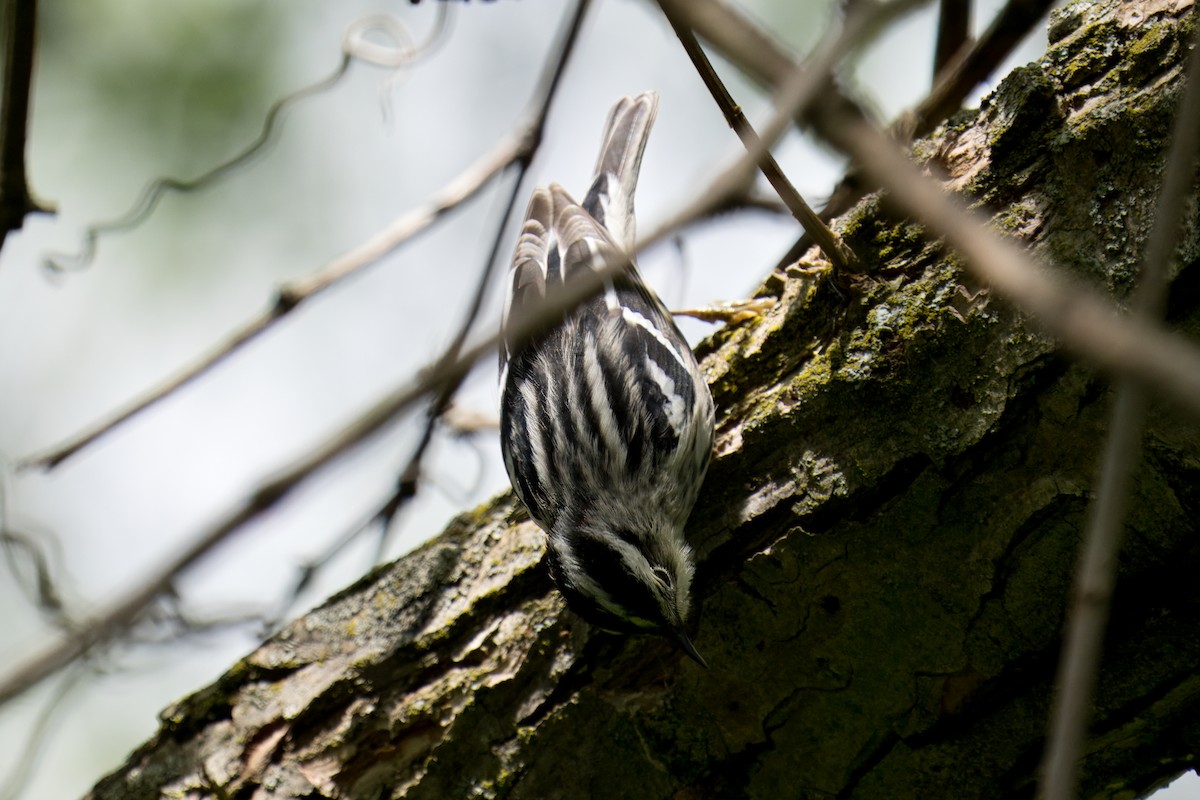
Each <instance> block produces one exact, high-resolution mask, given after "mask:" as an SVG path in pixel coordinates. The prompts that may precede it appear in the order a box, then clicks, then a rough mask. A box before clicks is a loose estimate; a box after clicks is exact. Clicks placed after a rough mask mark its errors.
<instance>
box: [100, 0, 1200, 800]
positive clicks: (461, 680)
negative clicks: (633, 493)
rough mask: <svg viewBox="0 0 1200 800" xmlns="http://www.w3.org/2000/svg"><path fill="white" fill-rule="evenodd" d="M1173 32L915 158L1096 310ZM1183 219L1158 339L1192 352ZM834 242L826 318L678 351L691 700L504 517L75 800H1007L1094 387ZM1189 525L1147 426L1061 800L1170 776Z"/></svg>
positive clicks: (776, 288)
mask: <svg viewBox="0 0 1200 800" xmlns="http://www.w3.org/2000/svg"><path fill="white" fill-rule="evenodd" d="M1191 15H1192V11H1191V3H1190V2H1169V1H1167V0H1161V1H1145V2H1124V3H1120V2H1091V3H1075V4H1072V5H1071V6H1069V7H1068V8H1066V9H1065V10H1063V11H1061V12H1059V13H1058V14H1057V15H1056V17H1055V18H1054V19H1053V20H1052V23H1051V43H1050V47H1049V51H1048V53H1047V55H1046V56H1045V57H1044V58H1043V59H1042V60H1040V61H1039V62H1037V63H1035V64H1032V65H1030V66H1028V67H1025V68H1022V69H1019V70H1017V71H1015V72H1014V73H1013V74H1012V75H1011V76H1009V77H1008V78H1007V79H1006V80H1005V81H1004V83H1003V85H1002V86H1001V87H1000V88H999V89H998V91H997V92H995V93H994V95H993V96H992V97H991V98H990V99H989V100H988V101H987V102H985V103H984V104H983V107H982V108H981V109H980V110H978V111H972V112H963V113H961V114H959V115H958V116H957V117H956V118H955V119H953V120H952V121H951V122H950V123H949V124H947V125H946V126H944V127H943V129H942V130H940V131H939V132H938V133H937V134H936V135H935V136H934V137H933V138H931V139H930V140H926V141H923V142H920V143H918V145H917V146H916V148H915V149H916V152H917V154H918V157H919V158H921V159H922V160H923V161H924V162H926V163H927V165H928V168H929V171H930V172H931V173H932V174H934V175H936V176H938V177H939V178H941V179H943V180H944V181H945V182H946V185H947V187H948V189H950V190H953V191H958V192H961V193H963V194H964V196H966V197H967V198H969V199H970V200H971V202H973V203H975V204H977V205H978V206H981V207H983V208H986V209H989V210H990V211H991V212H992V213H993V215H994V224H995V225H996V226H997V227H999V228H1001V229H1003V230H1005V231H1007V232H1009V233H1010V234H1011V235H1013V236H1017V237H1020V238H1021V239H1023V240H1024V241H1026V242H1027V243H1028V244H1029V246H1030V247H1031V248H1033V249H1034V250H1036V251H1037V252H1038V253H1040V254H1043V255H1045V256H1046V257H1047V258H1048V259H1049V260H1051V261H1052V262H1053V263H1054V264H1055V265H1056V266H1057V267H1058V268H1063V269H1069V270H1071V271H1073V272H1075V273H1076V274H1080V275H1084V276H1086V277H1088V278H1090V279H1092V280H1094V281H1096V282H1098V283H1100V284H1102V285H1104V286H1106V287H1108V288H1109V289H1110V291H1111V292H1112V293H1113V294H1114V295H1115V296H1117V297H1121V296H1124V295H1125V294H1126V293H1127V292H1128V291H1129V289H1130V287H1131V286H1132V284H1133V282H1134V280H1135V277H1136V270H1137V265H1138V259H1139V255H1140V253H1141V251H1142V245H1143V240H1144V238H1145V234H1146V232H1147V230H1148V227H1149V224H1150V221H1151V219H1152V216H1153V213H1154V199H1155V195H1156V192H1157V187H1158V184H1159V176H1160V174H1161V170H1162V162H1163V157H1164V153H1165V149H1166V146H1167V136H1168V132H1169V127H1170V121H1171V118H1172V114H1173V110H1174V107H1175V104H1176V101H1177V98H1178V94H1179V88H1180V84H1181V74H1180V69H1181V66H1180V65H1181V63H1182V61H1183V58H1184V55H1185V53H1186V51H1187V42H1188V41H1189V40H1190V38H1191V30H1192V28H1193V26H1194V22H1193V20H1192V16H1191ZM1187 217H1188V223H1187V230H1186V234H1185V237H1184V240H1183V244H1182V245H1181V248H1180V251H1179V252H1180V256H1181V258H1180V264H1181V267H1180V268H1179V269H1178V270H1177V271H1176V272H1175V273H1174V274H1173V285H1172V290H1171V301H1170V316H1171V322H1172V324H1174V325H1175V326H1177V327H1178V328H1181V329H1184V330H1191V331H1196V330H1197V329H1198V328H1200V265H1198V264H1197V261H1198V256H1200V237H1198V235H1197V228H1198V226H1197V225H1196V222H1197V214H1196V212H1195V210H1194V204H1193V209H1192V210H1191V211H1190V212H1189V214H1188V215H1187ZM838 225H839V227H840V229H841V232H842V234H843V236H844V237H845V238H846V240H847V242H848V243H849V244H850V245H851V246H852V247H853V248H854V249H855V251H856V253H857V254H858V256H859V258H860V260H861V261H862V263H863V264H864V265H865V270H866V274H864V275H861V276H858V277H857V278H856V280H855V282H854V285H853V288H852V291H850V293H849V295H848V296H843V295H840V294H839V293H837V292H835V291H834V290H832V288H831V287H830V285H829V284H828V283H826V282H823V281H822V280H820V279H819V278H814V277H813V276H812V274H811V272H810V271H806V270H804V269H792V270H790V271H789V272H788V273H787V274H780V275H775V276H772V277H771V278H770V279H768V280H767V281H766V283H765V284H764V286H763V289H762V293H763V294H772V295H777V296H779V297H780V302H779V303H778V305H777V306H776V308H775V309H774V310H772V311H771V312H770V313H768V314H767V315H766V316H765V317H764V318H763V319H761V320H760V321H758V322H756V323H752V324H746V325H741V326H739V327H735V328H731V329H728V330H725V331H722V332H721V333H719V334H717V335H716V336H714V337H713V338H712V340H711V341H710V342H708V343H707V344H706V345H705V347H704V355H705V366H706V369H707V372H708V375H709V377H710V379H711V382H712V386H713V393H714V396H715V397H716V399H717V403H718V406H719V409H720V412H719V413H720V419H719V422H718V425H719V434H718V445H717V456H716V460H715V462H714V464H713V466H712V469H711V471H710V475H709V479H708V482H707V483H706V486H705V490H704V492H703V495H702V498H701V500H700V503H699V505H698V506H697V508H696V511H695V513H694V514H693V519H692V524H691V526H690V532H689V535H690V537H691V539H692V541H693V543H694V544H695V546H696V549H697V551H698V553H699V556H700V559H701V562H702V563H701V568H700V574H699V579H698V580H699V592H698V596H699V597H700V598H701V601H700V607H701V623H700V629H699V634H698V637H697V641H696V643H697V646H698V647H699V649H700V651H701V652H702V653H703V654H704V655H705V657H706V658H707V659H708V661H709V663H710V664H711V667H712V668H711V670H709V671H705V670H702V669H700V668H699V667H697V666H696V665H695V664H693V663H692V662H690V661H688V660H687V659H686V658H683V657H681V655H680V654H679V653H678V652H676V651H674V650H672V649H671V648H670V647H669V646H668V645H667V644H665V643H664V642H660V641H658V640H653V639H638V638H635V639H623V638H616V637H612V636H609V635H607V634H603V633H598V632H595V631H592V630H590V629H589V628H588V627H587V626H586V625H585V624H584V623H581V622H579V621H578V620H577V619H575V618H574V617H572V616H571V615H570V614H569V613H568V612H566V611H564V610H563V607H562V603H561V601H560V599H559V598H558V596H557V595H556V594H555V593H554V592H553V590H552V589H551V588H550V585H549V583H548V581H547V579H546V577H545V575H544V573H543V571H542V566H541V564H540V559H541V555H542V541H541V534H540V533H539V532H538V531H537V529H536V528H535V526H534V525H533V524H532V523H531V522H529V521H527V520H525V519H524V518H523V515H522V514H521V513H520V511H519V508H518V507H517V505H516V504H515V501H514V500H513V498H512V497H511V496H508V495H506V496H504V497H501V498H498V499H497V500H495V501H493V502H492V503H490V504H489V505H487V506H485V507H483V508H480V509H478V510H476V511H474V512H472V513H470V514H467V515H464V516H463V517H461V518H460V519H459V520H457V521H456V522H455V523H454V524H453V525H451V527H450V529H449V530H447V531H446V532H444V533H443V534H442V535H440V536H439V537H437V538H435V539H434V540H432V541H431V542H430V543H428V544H427V545H425V546H424V547H422V548H421V549H420V550H418V551H417V552H415V553H413V554H411V555H409V556H407V557H405V558H403V559H401V560H400V561H398V562H396V563H394V564H391V565H389V566H387V567H385V568H381V569H379V570H376V571H375V572H373V573H372V574H370V575H368V576H366V577H365V578H363V579H362V580H361V581H359V582H358V583H357V584H355V585H354V586H352V587H350V588H349V589H347V590H345V591H344V592H342V593H341V594H339V595H338V596H336V597H334V598H332V599H330V600H329V601H328V602H327V603H326V604H325V605H323V606H322V607H320V608H318V609H317V610H315V611H313V612H312V613H310V614H308V615H307V616H305V617H303V618H301V619H299V620H297V621H296V622H295V623H293V624H292V625H290V626H288V628H287V629H285V630H284V631H282V632H281V633H279V634H278V635H277V636H275V637H273V638H272V639H271V640H270V641H268V642H266V643H265V644H264V645H263V646H262V647H260V648H259V649H258V650H256V651H255V652H254V653H252V654H250V655H249V656H247V657H246V658H245V659H244V660H243V661H241V662H240V663H238V664H237V665H235V666H234V667H233V668H232V669H231V670H230V671H229V672H228V673H227V674H226V675H225V676H224V677H223V678H221V679H220V680H219V681H217V682H216V683H215V684H213V685H212V686H210V687H208V688H206V689H203V690H201V691H200V692H197V693H196V694H195V695H192V696H191V697H188V698H186V699H185V700H183V701H181V702H180V703H179V704H177V705H176V706H174V707H172V708H170V709H168V710H167V711H165V712H164V714H163V723H162V728H161V730H160V731H159V732H158V733H157V734H156V735H155V737H154V738H153V739H151V740H150V741H149V742H147V743H146V744H145V745H144V746H143V747H142V748H140V749H139V750H138V751H137V752H135V753H134V754H133V755H132V756H131V757H130V759H129V761H128V762H127V763H126V764H125V765H124V766H123V767H121V768H120V769H119V770H118V771H117V772H115V773H114V774H112V775H110V776H109V777H107V778H105V779H104V780H103V781H101V782H100V783H99V784H98V785H97V787H96V788H95V790H94V792H93V793H92V795H91V796H92V797H94V798H157V797H160V796H167V797H202V796H211V797H245V798H249V797H254V798H267V797H276V798H282V797H337V798H377V797H409V798H438V799H439V800H440V799H441V798H458V797H512V798H553V797H565V798H581V797H597V798H608V797H612V798H618V797H620V798H624V797H638V798H667V797H675V798H722V797H756V798H781V797H787V798H828V797H863V798H893V799H894V798H906V797H913V798H929V797H954V798H993V797H995V798H1001V797H1003V798H1011V797H1024V796H1030V795H1031V794H1032V791H1033V788H1032V787H1033V782H1034V780H1035V772H1036V769H1037V765H1038V760H1039V758H1040V755H1041V752H1042V748H1043V744H1044V731H1045V729H1046V720H1047V710H1048V704H1049V698H1050V694H1051V686H1052V680H1053V676H1054V671H1055V666H1056V661H1057V656H1058V652H1059V639H1060V630H1061V627H1062V624H1063V617H1064V610H1065V607H1066V598H1067V594H1068V590H1069V583H1070V578H1071V574H1072V571H1073V567H1074V564H1075V559H1076V551H1077V550H1078V546H1079V542H1080V535H1081V530H1082V527H1083V524H1084V514H1085V509H1086V507H1087V504H1088V500H1089V492H1090V487H1091V485H1092V480H1093V476H1094V473H1095V471H1096V465H1097V454H1098V450H1099V447H1100V444H1101V442H1102V440H1103V437H1104V429H1105V425H1106V420H1107V417H1108V407H1109V402H1110V391H1109V387H1108V384H1107V382H1106V381H1104V380H1102V379H1100V378H1098V377H1097V376H1096V375H1094V374H1093V373H1092V372H1090V371H1089V370H1088V369H1087V368H1086V367H1084V366H1081V365H1078V364H1075V363H1072V362H1071V361H1070V360H1068V359H1067V358H1065V357H1063V356H1062V355H1060V354H1059V352H1058V351H1057V350H1056V348H1055V345H1054V343H1053V342H1052V341H1050V340H1049V339H1047V337H1045V336H1044V335H1043V334H1042V333H1041V332H1040V331H1039V328H1038V326H1037V325H1036V323H1035V322H1033V321H1031V320H1029V319H1027V318H1026V317H1024V316H1022V315H1021V314H1019V313H1017V312H1015V311H1014V310H1013V309H1012V308H1010V307H1008V306H1007V305H1005V304H1004V303H1003V302H1001V301H999V300H998V299H996V298H993V297H990V296H989V295H988V293H987V292H986V289H984V288H983V287H980V286H977V285H975V284H974V283H973V282H972V280H971V279H970V278H969V277H968V276H967V275H966V273H964V271H963V270H962V268H961V265H960V264H959V263H958V261H957V260H956V258H955V256H954V255H953V254H952V253H949V252H947V251H946V249H945V248H943V247H942V246H941V245H940V244H939V243H937V242H936V241H930V240H928V239H927V238H926V237H925V236H924V234H923V232H922V230H921V228H920V226H918V225H916V224H914V223H912V222H910V221H906V220H904V219H902V218H901V217H899V216H898V215H897V213H896V212H895V211H894V210H893V209H890V208H889V207H888V204H887V201H886V199H881V198H879V197H877V196H873V197H868V198H867V199H866V200H864V201H863V202H862V203H861V204H859V206H858V207H857V208H856V209H855V210H854V211H853V212H852V213H850V214H849V215H847V216H846V217H845V218H844V219H842V220H840V221H839V223H838ZM739 268H743V269H746V268H749V267H748V266H747V265H739ZM1197 520H1200V425H1198V424H1197V422H1196V420H1194V419H1190V418H1185V417H1183V416H1182V415H1179V414H1176V413H1174V412H1173V411H1172V410H1171V409H1169V408H1157V409H1155V411H1154V412H1153V415H1152V418H1151V420H1150V424H1149V430H1148V433H1147V436H1146V448H1145V458H1144V463H1143V464H1142V465H1141V466H1140V467H1139V469H1138V471H1137V474H1136V496H1135V498H1134V502H1133V505H1132V511H1131V514H1130V517H1129V521H1128V524H1127V526H1126V527H1127V539H1126V545H1125V548H1124V551H1123V554H1122V562H1121V570H1120V581H1119V586H1118V590H1117V596H1116V599H1115V606H1114V609H1115V616H1114V619H1113V621H1112V624H1111V626H1110V630H1109V634H1108V639H1107V644H1106V648H1105V653H1104V661H1103V664H1102V670H1101V678H1100V685H1099V694H1098V698H1097V700H1096V704H1095V705H1096V709H1095V719H1094V723H1093V726H1092V738H1091V740H1090V743H1089V747H1088V754H1087V759H1086V763H1085V765H1084V786H1083V796H1087V797H1132V796H1135V795H1138V794H1142V793H1144V792H1146V791H1147V790H1148V789H1149V788H1151V787H1153V786H1154V785H1156V784H1158V783H1160V782H1162V781H1164V780H1166V779H1169V778H1170V777H1172V776H1174V775H1176V774H1178V773H1179V772H1180V771H1182V770H1183V769H1185V768H1187V767H1189V766H1191V765H1193V764H1194V760H1195V753H1196V752H1197V750H1196V747H1197V742H1198V741H1200V675H1198V674H1197V668H1196V667H1197V664H1200V595H1197V593H1196V592H1195V591H1194V590H1193V588H1192V587H1193V585H1194V582H1195V580H1196V578H1195V576H1196V575H1197V574H1198V570H1200V537H1198V536H1197V534H1198V533H1200V531H1198V528H1200V523H1198V522H1197Z"/></svg>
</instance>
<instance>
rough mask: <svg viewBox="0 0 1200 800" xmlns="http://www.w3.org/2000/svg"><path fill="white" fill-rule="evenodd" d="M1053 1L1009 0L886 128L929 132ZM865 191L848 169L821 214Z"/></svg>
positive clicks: (793, 252) (807, 242)
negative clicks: (922, 96)
mask: <svg viewBox="0 0 1200 800" xmlns="http://www.w3.org/2000/svg"><path fill="white" fill-rule="evenodd" d="M1053 5H1054V0H1009V1H1008V2H1007V3H1006V4H1005V5H1004V8H1002V9H1000V11H999V12H998V13H997V14H996V16H995V18H993V19H992V24H991V25H989V26H988V29H987V30H986V31H985V32H984V34H983V36H981V37H980V38H979V41H977V42H976V43H975V45H974V46H973V47H971V48H970V50H967V51H965V52H964V51H962V50H960V51H959V53H958V56H957V57H956V58H954V59H952V60H951V61H950V63H948V64H947V65H946V67H945V68H943V69H942V70H941V71H940V72H939V73H938V74H937V75H936V77H935V81H934V85H933V88H932V89H931V90H930V91H929V94H928V95H926V96H925V99H923V100H922V101H921V102H920V103H918V104H917V105H916V106H915V107H913V108H912V109H910V110H909V111H906V112H904V113H903V114H901V115H900V116H899V117H897V118H896V120H895V121H894V122H893V123H892V124H891V126H890V127H889V128H888V130H889V132H890V133H891V135H892V136H893V137H894V138H896V139H898V140H899V141H902V142H911V141H912V140H913V139H919V138H921V137H922V136H928V135H929V134H930V133H931V132H933V130H934V128H936V127H937V126H938V125H940V124H941V123H942V122H944V121H945V120H946V119H947V118H949V116H950V115H951V114H953V113H954V112H955V111H957V110H958V109H959V108H962V104H963V102H964V101H965V100H966V99H967V96H968V95H969V94H970V93H971V92H972V91H973V90H974V89H975V87H976V86H978V85H979V84H980V83H981V82H982V81H984V80H986V79H987V77H988V76H989V75H991V74H992V72H993V71H994V70H995V69H996V68H997V67H999V66H1000V64H1001V62H1003V61H1004V59H1006V58H1008V56H1009V54H1011V53H1012V51H1013V50H1015V49H1016V47H1017V45H1019V44H1020V43H1021V42H1022V41H1024V40H1025V37H1026V36H1028V35H1029V32H1030V31H1031V30H1032V29H1033V26H1034V25H1035V24H1036V23H1037V21H1038V20H1040V19H1041V18H1042V17H1044V16H1045V15H1046V12H1047V11H1049V10H1050V7H1051V6H1053ZM735 63H736V62H735ZM750 74H751V76H752V77H755V79H756V80H759V81H764V82H767V83H771V82H772V81H773V80H776V79H775V78H772V77H771V74H770V73H762V74H755V73H750ZM869 191H871V186H870V185H868V184H864V182H863V180H862V176H861V175H859V174H858V172H857V170H854V169H851V171H850V172H849V174H847V175H846V177H845V178H843V179H842V181H841V182H840V183H839V184H838V185H837V186H836V187H834V190H833V192H831V193H830V197H829V200H828V202H826V204H825V207H824V208H822V209H821V212H820V217H821V219H822V220H824V221H825V222H829V221H830V220H832V219H833V218H834V217H837V216H840V215H841V214H843V213H845V212H846V211H847V210H849V209H850V207H851V206H853V205H854V204H855V203H857V202H858V201H859V200H861V199H862V197H863V196H864V195H865V194H866V193H867V192H869ZM812 244H813V243H812V240H811V239H810V238H809V237H808V236H807V235H805V236H802V237H800V239H799V240H797V242H796V243H795V244H794V245H792V248H791V249H790V250H789V251H788V252H787V254H786V255H784V256H783V258H781V259H780V261H779V264H778V266H777V269H782V268H783V267H786V266H787V265H788V264H791V263H792V262H794V261H795V260H796V259H798V258H800V256H802V255H804V252H805V251H806V250H808V248H809V247H811V246H812Z"/></svg>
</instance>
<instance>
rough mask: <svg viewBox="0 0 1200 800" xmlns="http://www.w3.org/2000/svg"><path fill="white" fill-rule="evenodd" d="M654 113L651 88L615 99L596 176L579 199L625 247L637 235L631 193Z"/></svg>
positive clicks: (654, 96) (655, 99) (655, 100)
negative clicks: (647, 90)
mask: <svg viewBox="0 0 1200 800" xmlns="http://www.w3.org/2000/svg"><path fill="white" fill-rule="evenodd" d="M657 113H658V95H657V94H656V93H655V92H642V93H641V94H639V95H638V96H637V97H622V98H621V99H620V100H618V101H617V103H616V105H614V106H613V107H612V111H610V112H608V124H607V125H605V127H604V139H603V140H602V143H601V146H600V157H599V158H598V159H597V160H596V177H595V178H593V179H592V186H591V188H590V189H588V193H587V196H586V197H584V199H583V207H584V208H585V209H587V211H588V213H589V214H591V215H592V216H593V217H594V218H595V219H596V221H597V222H599V223H600V224H601V225H603V226H604V227H605V228H607V229H608V232H609V233H610V234H611V235H612V237H613V240H614V241H616V243H617V244H619V245H620V246H621V247H622V248H624V249H625V250H627V251H630V250H632V249H633V246H634V243H635V241H636V239H637V228H636V223H635V222H634V214H633V193H634V190H635V189H636V188H637V181H638V172H639V171H640V170H641V168H642V153H643V152H645V150H646V141H647V140H648V139H649V138H650V128H651V127H652V126H653V125H654V117H655V115H656V114H657Z"/></svg>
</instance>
